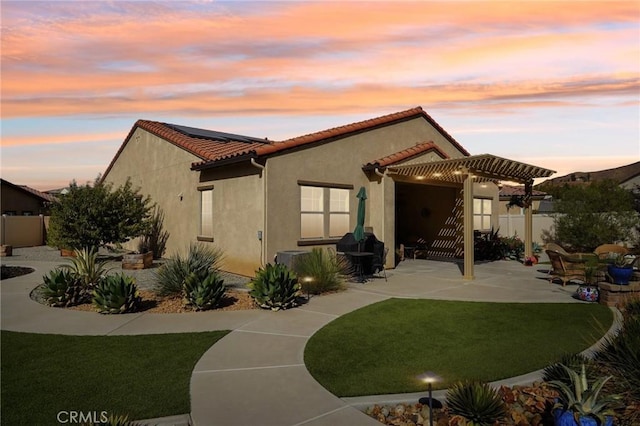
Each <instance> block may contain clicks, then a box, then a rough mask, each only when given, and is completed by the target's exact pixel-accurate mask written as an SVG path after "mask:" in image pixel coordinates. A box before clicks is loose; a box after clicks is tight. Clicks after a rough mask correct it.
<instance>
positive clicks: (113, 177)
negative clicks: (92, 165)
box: [104, 128, 200, 257]
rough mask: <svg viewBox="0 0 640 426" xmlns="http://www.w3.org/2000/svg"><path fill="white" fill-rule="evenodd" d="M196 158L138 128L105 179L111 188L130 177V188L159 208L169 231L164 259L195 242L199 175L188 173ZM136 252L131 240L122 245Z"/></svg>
mask: <svg viewBox="0 0 640 426" xmlns="http://www.w3.org/2000/svg"><path fill="white" fill-rule="evenodd" d="M198 160H199V159H198V157H196V156H194V155H192V154H189V153H188V152H186V151H184V150H183V149H180V148H178V147H176V146H174V145H172V144H170V143H168V142H166V141H165V140H163V139H160V138H158V137H157V136H154V135H153V134H151V133H149V132H147V131H145V130H142V129H139V128H138V129H137V130H136V131H135V132H134V134H133V135H132V136H131V139H130V140H129V142H128V143H127V145H126V146H125V147H124V149H123V151H122V152H121V153H120V156H119V157H118V159H117V161H116V162H115V164H114V165H113V167H112V168H111V170H110V171H109V173H108V174H107V175H106V176H105V177H104V179H105V181H106V182H111V183H113V184H114V187H118V186H120V185H122V184H124V183H125V181H126V180H127V178H128V177H130V178H131V182H132V184H133V187H134V188H136V187H140V188H141V191H140V192H141V193H142V194H143V195H149V196H150V197H151V200H152V201H153V202H155V203H156V204H157V205H158V206H160V207H161V208H162V209H163V210H164V213H165V219H164V228H165V229H166V230H168V231H169V232H170V235H169V240H168V242H167V251H166V253H165V257H167V256H170V255H172V254H175V253H176V252H177V251H180V252H185V251H186V250H187V249H188V247H189V244H190V243H191V242H194V241H195V240H196V236H197V235H198V231H199V227H200V223H199V218H200V193H199V192H198V190H197V186H198V180H199V173H197V172H193V171H191V170H190V167H191V163H193V162H194V161H198ZM125 246H126V247H127V248H129V249H132V250H135V249H136V248H137V244H136V242H135V241H131V242H129V243H128V244H126V245H125Z"/></svg>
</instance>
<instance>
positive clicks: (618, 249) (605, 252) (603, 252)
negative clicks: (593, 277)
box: [593, 244, 629, 260]
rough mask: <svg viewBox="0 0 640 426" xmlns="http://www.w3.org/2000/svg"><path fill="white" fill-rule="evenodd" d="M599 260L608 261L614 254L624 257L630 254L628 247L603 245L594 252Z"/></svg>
mask: <svg viewBox="0 0 640 426" xmlns="http://www.w3.org/2000/svg"><path fill="white" fill-rule="evenodd" d="M593 252H594V253H595V254H596V256H598V259H600V260H606V259H609V258H610V257H611V255H612V254H616V255H618V254H620V255H622V256H624V255H626V254H628V253H629V250H628V249H627V248H626V247H622V246H619V245H617V244H602V245H600V246H598V247H596V249H595V250H594V251H593Z"/></svg>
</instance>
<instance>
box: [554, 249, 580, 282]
mask: <svg viewBox="0 0 640 426" xmlns="http://www.w3.org/2000/svg"><path fill="white" fill-rule="evenodd" d="M545 253H547V256H549V260H550V261H551V270H550V271H549V283H551V282H553V280H554V279H556V278H557V279H560V280H561V281H562V286H563V287H564V286H565V285H566V284H567V282H568V281H571V280H580V281H582V282H586V275H585V266H586V262H587V259H579V258H577V257H571V256H567V255H564V254H563V253H560V252H558V251H554V250H545Z"/></svg>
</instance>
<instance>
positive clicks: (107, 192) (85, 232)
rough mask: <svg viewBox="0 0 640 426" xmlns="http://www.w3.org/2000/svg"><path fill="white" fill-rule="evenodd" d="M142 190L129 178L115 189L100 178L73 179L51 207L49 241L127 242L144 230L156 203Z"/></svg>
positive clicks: (66, 244) (75, 245)
mask: <svg viewBox="0 0 640 426" xmlns="http://www.w3.org/2000/svg"><path fill="white" fill-rule="evenodd" d="M138 191H139V189H136V190H134V189H132V185H131V182H130V180H129V179H127V181H126V182H125V184H124V185H122V186H120V187H118V188H116V189H115V190H113V185H112V184H109V183H104V182H101V181H100V180H99V179H96V181H95V182H94V184H93V185H89V184H86V185H78V184H77V183H76V182H75V181H73V182H72V183H71V185H70V186H69V192H68V193H67V194H65V195H62V196H61V197H60V201H59V202H58V203H56V204H54V205H53V207H52V209H51V219H50V221H49V231H48V236H47V244H49V245H50V246H53V247H60V248H68V249H82V248H85V247H100V246H104V245H106V244H109V243H113V244H118V243H124V242H126V241H128V240H130V239H132V238H135V237H138V236H140V235H142V234H144V233H145V232H146V231H147V230H148V228H149V226H150V222H149V218H150V212H151V209H152V208H153V206H152V205H151V199H150V198H149V197H148V196H147V197H144V198H143V197H142V196H141V195H140V194H139V193H138Z"/></svg>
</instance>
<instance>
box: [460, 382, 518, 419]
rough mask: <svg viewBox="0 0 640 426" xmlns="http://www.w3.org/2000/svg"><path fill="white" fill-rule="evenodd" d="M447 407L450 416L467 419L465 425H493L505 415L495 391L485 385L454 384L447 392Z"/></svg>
mask: <svg viewBox="0 0 640 426" xmlns="http://www.w3.org/2000/svg"><path fill="white" fill-rule="evenodd" d="M447 406H448V407H449V411H450V412H451V413H452V414H455V415H458V416H462V417H464V418H465V419H467V425H469V426H471V425H478V426H480V425H493V424H495V423H496V422H497V421H499V420H501V419H502V418H503V417H504V416H505V415H506V408H505V405H504V402H503V401H502V397H501V396H500V394H499V393H498V391H497V390H495V389H494V388H492V387H491V386H490V385H489V384H487V383H482V382H477V381H468V382H457V383H454V384H453V385H452V386H451V387H450V388H449V390H448V391H447Z"/></svg>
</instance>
